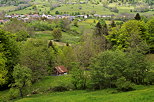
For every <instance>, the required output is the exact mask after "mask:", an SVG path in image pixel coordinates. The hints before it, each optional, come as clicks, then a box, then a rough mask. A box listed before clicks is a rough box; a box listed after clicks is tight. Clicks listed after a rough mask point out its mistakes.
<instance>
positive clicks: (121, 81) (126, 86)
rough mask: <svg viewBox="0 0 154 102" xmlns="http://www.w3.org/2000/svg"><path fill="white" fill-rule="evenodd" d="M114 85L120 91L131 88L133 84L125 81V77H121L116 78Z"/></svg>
mask: <svg viewBox="0 0 154 102" xmlns="http://www.w3.org/2000/svg"><path fill="white" fill-rule="evenodd" d="M116 87H117V89H118V90H120V91H130V90H132V89H133V88H132V87H133V84H132V83H131V82H130V81H127V80H126V78H125V77H121V78H119V79H118V80H117V82H116Z"/></svg>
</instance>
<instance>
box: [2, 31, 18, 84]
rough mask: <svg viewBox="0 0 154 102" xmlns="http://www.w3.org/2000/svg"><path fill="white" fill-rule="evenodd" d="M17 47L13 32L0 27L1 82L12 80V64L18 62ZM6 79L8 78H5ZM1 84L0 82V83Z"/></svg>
mask: <svg viewBox="0 0 154 102" xmlns="http://www.w3.org/2000/svg"><path fill="white" fill-rule="evenodd" d="M18 54H19V49H18V46H17V43H16V41H15V37H14V35H13V34H11V33H9V32H6V31H4V30H1V29H0V64H1V65H0V68H1V69H0V72H1V71H2V74H1V77H3V79H1V80H3V82H4V79H5V82H4V83H3V84H7V83H8V82H11V81H12V71H13V66H14V65H15V64H16V63H17V62H18ZM6 79H8V80H6ZM1 84H2V83H1Z"/></svg>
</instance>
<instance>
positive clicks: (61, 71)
mask: <svg viewBox="0 0 154 102" xmlns="http://www.w3.org/2000/svg"><path fill="white" fill-rule="evenodd" d="M54 73H55V74H56V75H63V74H67V73H68V70H67V68H65V67H64V66H56V67H55V68H54Z"/></svg>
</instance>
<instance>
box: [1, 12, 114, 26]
mask: <svg viewBox="0 0 154 102" xmlns="http://www.w3.org/2000/svg"><path fill="white" fill-rule="evenodd" d="M113 16H114V15H98V14H94V15H76V16H70V15H68V14H63V15H54V16H52V15H45V14H42V15H39V14H25V15H20V14H12V15H8V14H6V15H5V16H4V18H5V19H3V20H1V19H0V24H1V23H6V22H8V21H9V19H11V18H17V19H18V20H23V21H25V22H26V21H29V20H30V19H39V18H46V19H49V20H52V19H64V18H66V19H69V20H70V21H72V20H74V19H75V18H84V19H87V18H89V17H102V18H111V17H113Z"/></svg>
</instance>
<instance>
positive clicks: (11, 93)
mask: <svg viewBox="0 0 154 102" xmlns="http://www.w3.org/2000/svg"><path fill="white" fill-rule="evenodd" d="M17 97H19V90H18V89H14V88H11V89H10V91H9V99H10V100H12V99H16V98H17Z"/></svg>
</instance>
